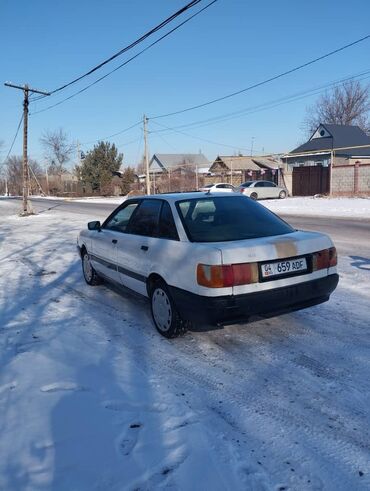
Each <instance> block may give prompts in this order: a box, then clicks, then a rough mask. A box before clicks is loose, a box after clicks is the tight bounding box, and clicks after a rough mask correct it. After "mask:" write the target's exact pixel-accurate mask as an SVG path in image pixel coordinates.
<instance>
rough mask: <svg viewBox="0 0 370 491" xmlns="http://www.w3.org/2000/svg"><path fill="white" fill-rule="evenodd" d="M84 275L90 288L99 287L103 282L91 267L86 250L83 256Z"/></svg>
mask: <svg viewBox="0 0 370 491" xmlns="http://www.w3.org/2000/svg"><path fill="white" fill-rule="evenodd" d="M81 264H82V273H83V275H84V278H85V281H86V283H87V284H88V285H90V286H95V285H99V284H100V283H101V282H102V280H101V278H100V276H99V275H98V273H97V272H96V271H95V269H94V268H93V267H92V266H91V262H90V259H89V255H88V253H87V251H86V249H84V251H83V252H82V255H81Z"/></svg>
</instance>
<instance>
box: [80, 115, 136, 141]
mask: <svg viewBox="0 0 370 491" xmlns="http://www.w3.org/2000/svg"><path fill="white" fill-rule="evenodd" d="M141 123H142V121H137V122H136V123H135V124H133V125H131V126H129V127H128V128H125V129H124V130H121V131H118V132H117V133H114V134H113V135H109V136H104V137H103V138H96V139H95V140H89V141H87V142H83V143H81V145H89V144H90V143H95V142H98V141H102V140H109V139H110V138H113V137H114V136H117V135H121V134H122V133H126V131H129V130H131V129H132V128H136V126H139V124H141Z"/></svg>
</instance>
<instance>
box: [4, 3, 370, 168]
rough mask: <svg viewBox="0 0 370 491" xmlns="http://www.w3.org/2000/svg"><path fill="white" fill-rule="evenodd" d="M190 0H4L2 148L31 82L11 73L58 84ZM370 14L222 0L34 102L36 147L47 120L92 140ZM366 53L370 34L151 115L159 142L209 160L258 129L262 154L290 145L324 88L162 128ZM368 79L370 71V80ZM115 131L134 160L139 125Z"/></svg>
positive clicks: (252, 101)
mask: <svg viewBox="0 0 370 491" xmlns="http://www.w3.org/2000/svg"><path fill="white" fill-rule="evenodd" d="M185 3H186V0H181V1H180V0H155V1H153V0H142V1H139V0H136V1H134V0H130V1H128V0H125V1H122V0H114V1H113V0H106V1H105V2H102V1H101V0H100V1H98V0H89V1H88V0H80V1H78V2H77V1H76V0H74V1H72V0H64V1H63V2H62V1H59V2H51V1H50V0H48V1H46V0H34V1H32V2H25V1H24V2H14V1H12V0H2V2H1V4H0V21H1V24H0V26H1V28H0V46H1V48H2V49H1V57H0V74H1V77H0V81H1V86H0V111H1V113H0V114H1V117H0V140H3V141H4V146H3V151H2V158H4V157H5V155H6V153H7V150H8V148H9V146H10V144H11V141H12V138H13V136H14V134H15V130H16V127H17V124H18V122H19V119H20V116H21V110H22V106H21V102H22V93H21V92H20V91H17V90H14V89H9V88H6V87H4V86H3V82H5V81H12V82H14V83H20V84H23V83H29V85H30V86H34V87H36V88H40V89H45V90H52V89H54V88H56V87H58V86H60V85H62V84H63V83H64V82H68V81H70V80H71V79H72V78H75V77H76V76H78V75H80V74H81V73H83V72H85V71H87V70H88V69H90V68H91V67H93V66H94V65H96V64H97V63H99V62H100V61H102V60H103V59H105V58H107V57H109V56H110V55H111V54H113V53H114V52H116V51H118V50H119V49H121V48H122V47H123V46H125V45H126V44H128V43H130V42H131V41H133V40H134V39H136V38H137V37H139V36H140V35H141V34H143V33H144V32H145V31H147V30H148V29H150V28H151V27H153V26H154V25H156V24H157V23H159V22H160V21H162V20H163V19H164V18H166V17H167V16H168V15H170V14H171V13H173V12H174V11H175V10H177V9H178V8H180V7H181V6H183V5H184V4H185ZM206 3H207V2H206V1H204V4H206ZM184 18H185V17H184ZM369 18H370V2H369V1H368V0H352V1H351V2H348V1H346V0H327V1H325V0H320V1H317V0H312V1H310V2H299V1H295V2H293V1H291V0H289V1H288V0H281V1H279V2H277V1H276V0H265V1H263V2H251V1H247V0H218V1H217V2H216V4H214V5H213V6H211V7H210V8H209V9H207V10H206V11H205V12H204V13H202V14H200V15H199V16H198V17H196V18H195V19H193V20H192V21H190V22H189V23H188V24H186V25H185V26H183V27H182V28H180V29H179V30H178V31H176V32H175V33H174V34H172V35H171V36H169V37H168V38H166V39H165V40H163V41H162V42H160V43H159V44H157V45H156V46H154V47H153V48H151V49H150V50H148V51H147V52H146V53H144V54H143V55H141V56H140V57H138V58H137V59H136V60H134V61H133V62H132V63H130V64H129V65H127V66H126V67H124V68H122V69H121V70H118V71H117V72H115V73H114V74H113V75H111V76H110V77H108V78H107V79H105V80H104V81H102V82H101V83H99V84H97V85H95V86H94V87H92V88H91V89H89V90H87V91H86V92H84V93H83V94H81V95H79V96H77V97H75V98H73V99H71V100H70V101H67V102H65V103H63V104H61V105H60V106H57V107H55V108H53V109H50V110H48V111H45V112H41V113H39V114H34V115H32V114H31V116H30V120H29V125H30V133H29V154H30V157H34V158H37V159H39V160H40V161H41V162H42V148H41V146H40V142H39V138H40V137H41V135H42V134H43V132H44V131H46V130H55V129H58V128H63V129H64V130H65V131H66V132H67V134H68V135H69V137H70V138H71V140H74V141H77V140H78V141H79V142H80V143H81V148H82V149H84V150H88V149H89V148H91V147H92V146H93V144H94V143H93V141H94V140H97V139H104V137H106V136H108V135H111V134H113V133H117V132H119V131H120V130H123V129H125V128H127V127H128V126H131V125H132V124H134V123H136V122H138V121H139V120H141V119H142V116H143V114H144V113H145V114H147V115H148V117H149V118H150V117H151V116H156V115H159V114H164V113H168V112H172V111H176V110H179V109H182V108H185V107H188V106H193V105H196V104H200V103H203V102H206V101H207V100H210V99H213V98H217V97H220V96H223V95H224V94H227V93H229V92H233V91H237V90H240V89H242V88H244V87H247V86H249V85H251V84H253V83H257V82H259V81H261V80H263V79H266V78H269V77H271V76H273V75H275V74H277V73H280V72H282V71H285V70H288V69H289V68H292V67H294V66H296V65H299V64H301V63H304V62H305V61H308V60H310V59H312V58H315V57H317V56H320V55H322V54H324V53H326V52H328V51H331V50H334V49H336V48H338V47H340V46H342V45H344V44H347V43H350V42H351V41H353V40H355V39H357V38H360V37H362V36H365V35H367V34H369V33H370V27H369V22H368V19H369ZM157 37H158V36H157ZM154 39H156V37H155V36H154V37H153V38H152V40H154ZM147 44H149V42H148V43H147ZM143 46H145V45H143ZM134 53H135V51H134V52H132V54H134ZM369 53H370V40H367V41H365V42H363V43H361V44H359V45H357V46H355V47H352V48H349V49H347V50H346V51H344V52H342V53H339V54H336V55H334V56H332V57H330V58H328V59H326V60H323V61H320V62H318V63H317V64H315V65H313V66H311V67H308V68H305V69H302V70H301V71H299V72H297V73H294V74H291V75H288V76H286V77H284V78H282V79H280V80H278V81H275V82H272V83H270V84H267V85H265V86H263V87H260V88H257V89H255V90H253V91H250V92H246V93H244V94H241V95H238V96H236V97H233V98H231V99H228V100H225V101H222V102H219V103H216V104H213V105H210V106H207V107H204V108H200V109H197V110H194V111H189V112H187V113H184V114H181V115H177V116H172V117H168V118H161V119H158V120H153V121H150V122H149V130H150V131H151V133H150V135H149V146H150V153H151V154H152V153H153V152H159V153H195V152H198V151H199V150H201V151H202V152H203V153H204V154H205V155H206V156H207V157H208V158H209V159H210V160H212V159H214V158H215V157H216V156H217V155H218V154H222V155H227V154H233V153H234V152H237V151H242V152H243V153H245V154H248V153H249V151H250V148H251V145H252V139H253V153H254V154H256V153H262V152H284V151H287V150H289V149H292V148H293V147H294V146H296V145H297V143H300V142H302V141H303V140H304V133H303V131H302V121H303V119H304V117H305V110H306V107H307V106H308V105H310V104H312V103H313V102H314V101H315V99H316V98H317V95H311V96H310V97H305V98H301V99H300V100H296V101H294V102H289V103H286V104H281V105H278V106H276V107H268V108H266V109H265V110H262V111H261V110H258V111H254V112H251V111H249V113H248V112H246V113H245V114H242V115H240V116H239V117H238V118H235V117H234V118H232V119H230V118H229V119H228V120H226V121H221V122H217V124H216V123H215V122H212V124H210V123H207V124H202V125H200V126H193V127H192V126H189V127H183V128H178V130H177V132H174V131H168V130H166V131H160V132H158V130H164V129H165V128H164V126H165V127H167V128H173V127H175V128H177V127H179V126H181V125H187V124H192V123H194V122H196V121H203V120H207V119H210V118H214V117H218V116H221V115H224V114H228V113H233V112H235V111H240V110H244V109H247V108H253V107H258V106H260V105H262V104H265V103H269V102H270V101H275V100H279V99H281V98H284V97H287V96H290V95H293V94H295V93H299V92H304V91H307V90H310V89H313V88H315V87H321V86H323V85H325V84H328V83H330V82H332V81H336V80H338V79H341V78H345V77H348V76H352V75H356V74H358V73H362V72H365V71H366V70H370V56H369ZM127 58H128V55H126V57H125V55H124V56H123V57H120V58H119V59H118V60H115V61H114V62H112V63H111V64H110V65H109V66H108V67H106V68H103V69H102V70H100V71H99V72H97V73H95V74H94V75H92V76H91V77H89V78H88V79H85V81H81V82H80V83H78V84H76V85H74V86H73V87H71V88H70V89H67V90H65V91H63V92H62V93H60V94H59V95H57V94H56V95H54V96H52V97H50V98H48V100H46V99H45V100H43V101H39V102H37V103H34V104H33V105H32V106H31V108H30V112H31V113H32V112H36V111H37V110H40V109H43V108H45V107H46V106H48V105H50V104H52V103H55V102H58V101H59V100H61V99H62V98H64V97H66V96H68V95H70V94H72V93H73V92H75V91H76V90H78V89H80V88H82V87H84V86H85V85H86V82H90V81H93V80H95V79H96V78H98V76H100V75H103V74H104V73H106V71H108V70H109V69H112V68H114V67H115V66H117V65H118V64H119V63H122V62H123V61H124V60H125V59H127ZM369 75H370V73H369V74H368V75H367V76H369ZM369 81H370V78H369V79H366V80H364V83H369ZM159 125H162V126H159ZM178 131H181V132H182V133H179V132H178ZM183 133H186V135H185V134H183ZM111 141H113V142H115V143H116V144H117V146H118V147H119V150H120V151H121V152H123V153H124V161H125V164H136V163H137V161H138V160H139V159H140V158H141V155H142V153H143V142H142V129H141V126H139V125H138V126H136V127H135V128H132V129H131V130H129V131H127V132H125V133H123V134H121V135H118V136H116V137H115V138H112V139H111ZM86 142H91V143H86ZM21 145H22V138H21V134H20V135H19V136H18V139H17V142H16V144H15V146H14V150H13V154H21V151H22V147H21Z"/></svg>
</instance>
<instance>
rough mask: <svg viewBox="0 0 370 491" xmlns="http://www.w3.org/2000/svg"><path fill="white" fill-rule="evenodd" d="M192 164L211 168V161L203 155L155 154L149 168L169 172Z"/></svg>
mask: <svg viewBox="0 0 370 491" xmlns="http://www.w3.org/2000/svg"><path fill="white" fill-rule="evenodd" d="M191 164H193V165H198V166H201V167H209V161H208V160H207V158H206V157H205V156H204V155H203V154H202V153H155V154H154V155H153V157H152V158H151V161H150V163H149V167H152V168H158V170H167V169H169V168H170V169H173V168H178V167H181V166H182V165H191Z"/></svg>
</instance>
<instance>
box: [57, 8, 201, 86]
mask: <svg viewBox="0 0 370 491" xmlns="http://www.w3.org/2000/svg"><path fill="white" fill-rule="evenodd" d="M201 1H202V0H192V1H191V2H189V3H188V4H186V5H184V7H182V8H181V9H180V10H178V11H177V12H175V13H173V14H172V15H170V16H169V17H167V19H165V20H164V21H162V22H161V23H160V24H158V25H157V26H155V27H153V29H150V31H148V32H146V33H145V34H143V35H142V36H141V37H139V38H138V39H136V40H135V41H133V42H132V43H131V44H129V45H128V46H125V47H124V48H122V49H120V50H119V51H118V52H117V53H115V54H114V55H112V56H110V57H109V58H107V59H106V60H104V61H102V62H101V63H99V64H98V65H96V66H95V67H93V68H91V69H90V70H89V71H87V72H86V73H84V74H82V75H80V76H79V77H77V78H75V79H73V80H71V81H70V82H68V83H65V84H64V85H61V86H60V87H58V88H56V89H54V90H52V91H51V94H55V93H56V92H60V91H61V90H63V89H65V88H67V87H69V86H70V85H72V84H75V83H76V82H78V81H80V80H82V79H83V78H85V77H87V76H89V75H91V74H92V73H94V72H96V71H97V70H99V69H100V68H102V67H103V66H104V65H106V64H107V63H110V62H111V61H113V60H114V59H116V58H118V57H119V56H121V55H122V54H123V53H126V52H127V51H129V50H130V49H132V48H134V47H135V46H137V45H138V44H140V43H142V42H143V41H144V40H145V39H147V38H148V37H149V36H151V35H152V34H154V33H155V32H157V31H159V30H160V29H162V28H163V27H165V26H166V25H167V24H169V23H170V22H172V21H173V20H174V19H176V18H177V17H179V16H180V15H181V14H183V13H184V12H186V11H187V10H189V9H191V8H192V7H194V6H195V5H197V4H198V3H200V2H201Z"/></svg>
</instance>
